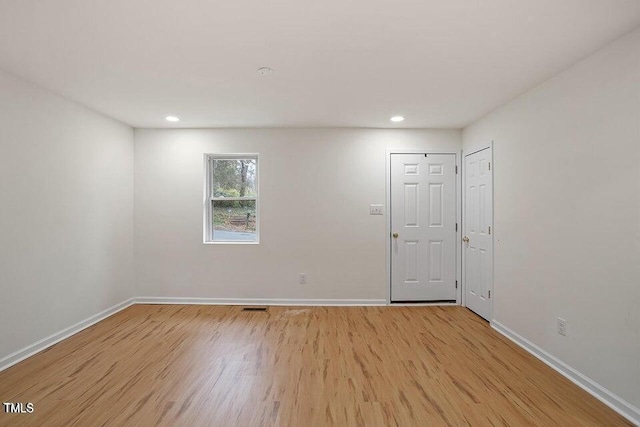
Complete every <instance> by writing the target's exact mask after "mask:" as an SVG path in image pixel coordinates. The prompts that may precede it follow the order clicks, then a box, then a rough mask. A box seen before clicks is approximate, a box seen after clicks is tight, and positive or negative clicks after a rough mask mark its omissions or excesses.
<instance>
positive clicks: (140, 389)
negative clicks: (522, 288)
mask: <svg viewBox="0 0 640 427" xmlns="http://www.w3.org/2000/svg"><path fill="white" fill-rule="evenodd" d="M0 401H2V402H33V404H34V406H35V412H34V413H33V414H5V413H0V425H2V426H5V425H11V426H22V425H25V426H26V425H30V426H31V425H38V426H103V425H104V426H107V425H109V426H110V425H113V426H124V425H127V426H156V425H163V426H302V427H310V426H440V425H443V426H445V425H446V426H463V425H472V426H485V425H487V426H491V425H494V426H528V425H538V426H555V425H558V426H605V425H606V426H623V425H630V424H629V423H627V422H626V421H625V420H624V419H623V418H622V417H620V416H618V415H617V414H616V413H615V412H613V411H612V410H610V409H609V408H607V407H606V406H605V405H603V404H601V403H600V402H598V401H597V400H596V399H594V398H593V397H591V396H590V395H588V394H587V393H586V392H584V391H582V390H581V389H579V388H578V387H576V386H575V385H573V384H571V383H570V382H569V381H568V380H566V379H564V378H563V377H562V376H560V375H559V374H557V373H556V372H554V371H553V370H551V369H550V368H549V367H547V366H546V365H544V364H543V363H542V362H540V361H538V360H537V359H535V358H534V357H532V356H530V355H529V354H527V353H526V352H525V351H523V350H521V349H520V348H519V347H517V346H516V345H514V344H513V343H511V342H509V341H508V340H507V339H505V338H503V337H502V336H501V335H499V334H498V333H496V332H495V331H493V330H492V329H491V328H490V327H489V326H488V324H487V323H486V322H484V321H482V320H481V319H480V318H478V317H477V316H475V315H474V314H473V313H471V312H470V311H468V310H467V309H465V308H462V307H451V306H450V307H270V308H269V311H268V312H266V313H261V312H243V311H241V308H240V307H232V306H195V305H191V306H190V305H135V306H132V307H130V308H128V309H126V310H124V311H122V312H120V313H118V314H116V315H114V316H112V317H110V318H108V319H106V320H104V321H102V322H100V323H98V324H96V325H94V326H93V327H91V328H89V329H86V330H84V331H82V332H80V333H79V334H77V335H75V336H73V337H71V338H69V339H67V340H65V341H63V342H61V343H59V344H57V345H55V346H53V347H51V348H49V349H47V350H45V351H43V352H41V353H39V354H37V355H36V356H33V357H31V358H29V359H27V360H25V361H23V362H21V363H19V364H17V365H15V366H13V367H11V368H9V369H8V370H6V371H4V372H0ZM1 409H2V408H0V410H1Z"/></svg>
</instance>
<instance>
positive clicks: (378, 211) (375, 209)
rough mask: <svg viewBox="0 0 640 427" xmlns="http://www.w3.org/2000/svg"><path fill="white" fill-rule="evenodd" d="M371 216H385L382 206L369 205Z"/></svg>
mask: <svg viewBox="0 0 640 427" xmlns="http://www.w3.org/2000/svg"><path fill="white" fill-rule="evenodd" d="M369 215H384V209H383V206H382V205H369Z"/></svg>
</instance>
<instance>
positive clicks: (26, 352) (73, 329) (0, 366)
mask: <svg viewBox="0 0 640 427" xmlns="http://www.w3.org/2000/svg"><path fill="white" fill-rule="evenodd" d="M133 304H134V299H133V298H130V299H128V300H126V301H123V302H121V303H119V304H116V305H114V306H113V307H110V308H107V309H106V310H104V311H101V312H100V313H98V314H95V315H93V316H91V317H88V318H86V319H84V320H81V321H80V322H78V323H76V324H75V325H72V326H69V327H68V328H66V329H63V330H61V331H60V332H56V333H55V334H53V335H49V336H48V337H46V338H43V339H41V340H40V341H38V342H35V343H33V344H31V345H29V346H27V347H25V348H23V349H21V350H18V351H16V352H13V353H11V354H10V355H8V356H5V357H3V358H2V359H0V372H1V371H4V370H5V369H7V368H9V367H11V366H13V365H15V364H16V363H18V362H21V361H23V360H24V359H26V358H28V357H31V356H33V355H34V354H36V353H39V352H41V351H42V350H45V349H47V348H49V347H51V346H52V345H54V344H56V343H59V342H60V341H62V340H64V339H67V338H69V337H70V336H72V335H75V334H77V333H78V332H80V331H82V330H83V329H87V328H88V327H89V326H92V325H95V324H96V323H98V322H99V321H101V320H104V319H106V318H107V317H109V316H112V315H114V314H116V313H117V312H119V311H121V310H124V309H125V308H127V307H129V306H131V305H133Z"/></svg>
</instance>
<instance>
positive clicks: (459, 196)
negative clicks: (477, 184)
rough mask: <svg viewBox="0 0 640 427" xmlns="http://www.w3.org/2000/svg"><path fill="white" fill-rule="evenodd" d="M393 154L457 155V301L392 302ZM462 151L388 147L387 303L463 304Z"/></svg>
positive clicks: (386, 161)
mask: <svg viewBox="0 0 640 427" xmlns="http://www.w3.org/2000/svg"><path fill="white" fill-rule="evenodd" d="M392 154H452V155H454V156H455V163H456V169H457V170H458V173H456V223H457V224H458V230H457V231H456V262H455V263H456V281H457V282H458V289H457V292H456V302H455V303H415V304H414V303H410V304H406V303H392V302H391V244H392V242H391V155H392ZM461 159H462V156H461V152H460V151H455V150H427V149H417V148H387V150H386V157H385V163H386V164H385V167H386V171H385V174H386V177H385V181H386V198H385V203H386V204H385V206H386V207H387V209H386V213H387V215H386V221H385V232H386V234H385V245H386V246H385V248H386V250H385V252H386V261H387V268H386V275H387V277H386V283H387V305H391V304H393V305H461V304H462V295H463V292H462V283H461V282H462V281H461V275H462V235H461V233H462V179H461V176H462V174H461V171H462V165H461Z"/></svg>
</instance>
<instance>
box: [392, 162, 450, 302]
mask: <svg viewBox="0 0 640 427" xmlns="http://www.w3.org/2000/svg"><path fill="white" fill-rule="evenodd" d="M455 185H456V157H455V154H427V155H425V154H391V233H392V237H391V301H393V302H401V301H455V300H456V294H457V291H456V188H455Z"/></svg>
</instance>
